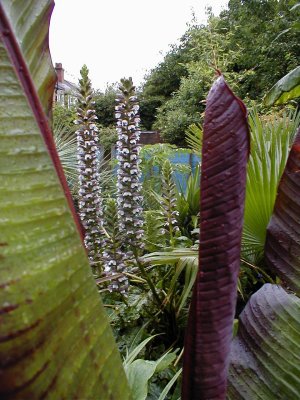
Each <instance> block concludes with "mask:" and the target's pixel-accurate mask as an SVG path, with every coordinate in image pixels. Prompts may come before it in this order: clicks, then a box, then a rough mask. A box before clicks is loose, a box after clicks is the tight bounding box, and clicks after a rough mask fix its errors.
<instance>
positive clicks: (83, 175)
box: [75, 65, 103, 273]
mask: <svg viewBox="0 0 300 400" xmlns="http://www.w3.org/2000/svg"><path fill="white" fill-rule="evenodd" d="M88 72H89V71H88V69H87V67H86V65H84V66H83V67H82V69H81V71H80V75H81V79H80V80H79V96H78V108H77V116H78V118H77V120H76V121H75V123H76V124H77V125H78V129H77V131H76V135H77V166H78V173H79V191H78V206H79V215H80V219H81V221H82V224H83V227H84V229H85V236H84V243H85V247H86V249H87V253H88V258H89V261H90V265H91V267H92V269H93V272H94V273H100V272H101V269H102V257H101V251H102V244H103V242H102V231H103V223H102V217H103V212H102V197H101V191H100V186H99V158H98V151H99V149H98V140H99V138H98V129H97V127H96V125H95V120H96V119H97V117H96V115H95V110H94V108H93V106H94V102H93V101H92V97H93V96H92V87H91V81H90V79H89V77H88Z"/></svg>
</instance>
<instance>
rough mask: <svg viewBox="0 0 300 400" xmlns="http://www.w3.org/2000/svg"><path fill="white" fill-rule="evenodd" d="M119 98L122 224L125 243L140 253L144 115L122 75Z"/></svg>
mask: <svg viewBox="0 0 300 400" xmlns="http://www.w3.org/2000/svg"><path fill="white" fill-rule="evenodd" d="M119 89H120V93H119V95H118V98H117V99H116V102H117V105H116V107H115V110H116V113H115V117H116V119H117V133H118V141H117V160H118V173H117V175H118V182H117V203H118V216H119V227H120V230H121V232H123V233H124V238H125V245H126V247H127V248H128V249H129V251H132V252H133V253H135V254H137V253H138V249H140V248H143V236H144V230H143V216H142V212H143V209H142V201H143V197H142V195H141V183H140V177H141V172H140V169H139V163H140V159H139V151H140V146H139V140H140V133H141V131H140V128H139V126H140V116H139V105H138V102H137V97H136V95H135V87H134V86H133V83H132V79H131V78H129V79H122V80H121V85H120V87H119Z"/></svg>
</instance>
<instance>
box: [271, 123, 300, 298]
mask: <svg viewBox="0 0 300 400" xmlns="http://www.w3.org/2000/svg"><path fill="white" fill-rule="evenodd" d="M299 234H300V129H299V131H298V133H297V136H296V139H295V141H294V144H293V146H292V149H291V151H290V155H289V158H288V162H287V165H286V168H285V170H284V173H283V175H282V178H281V181H280V184H279V187H278V194H277V198H276V203H275V207H274V211H273V216H272V218H271V221H270V224H269V226H268V229H267V238H266V246H265V257H266V261H267V264H268V266H269V268H271V269H273V270H274V271H275V272H276V274H277V275H278V276H279V277H280V279H281V280H282V283H283V285H284V287H286V288H291V289H292V290H294V291H295V292H296V293H297V294H298V295H299V294H300V236H299Z"/></svg>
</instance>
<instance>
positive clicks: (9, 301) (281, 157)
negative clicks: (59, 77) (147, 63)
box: [0, 0, 300, 400]
mask: <svg viewBox="0 0 300 400" xmlns="http://www.w3.org/2000/svg"><path fill="white" fill-rule="evenodd" d="M289 7H290V5H289ZM52 8H53V2H52V1H51V0H42V1H36V0H30V1H29V3H26V6H25V5H24V4H23V3H22V2H9V1H6V0H3V1H2V2H1V3H0V55H1V57H0V70H1V74H0V97H1V99H2V101H1V104H0V124H1V128H0V141H1V146H0V175H1V179H0V210H1V218H0V228H1V229H0V264H1V269H0V271H1V281H0V305H1V306H0V319H1V320H0V322H1V328H0V358H1V361H0V375H1V378H0V380H1V385H0V397H1V398H3V399H12V398H13V399H18V398H19V399H24V398H32V399H35V398H42V397H43V398H73V397H74V398H75V397H76V396H77V397H78V398H84V399H94V398H101V399H103V400H106V399H118V400H121V399H122V400H126V399H130V398H134V399H137V400H142V399H147V400H154V399H159V400H163V399H176V400H177V399H178V398H179V396H180V385H181V377H180V375H181V371H182V370H181V365H182V358H183V359H184V362H183V364H184V369H183V370H184V372H183V383H182V396H183V399H198V398H203V399H207V398H216V399H225V397H226V395H227V397H228V398H229V399H249V400H252V399H255V398H258V397H261V398H264V399H270V400H272V399H274V398H276V395H277V394H278V393H282V395H283V396H284V398H285V399H291V400H292V399H295V398H296V397H297V393H299V390H300V388H299V378H298V377H299V372H300V371H299V357H298V354H297V352H296V351H295V349H296V348H297V346H299V340H300V338H299V307H300V306H299V297H298V296H299V282H300V280H299V262H298V259H299V249H298V247H299V246H298V244H299V243H298V242H299V238H298V231H299V217H298V215H299V210H298V208H299V204H298V203H299V202H298V200H297V198H298V193H299V190H300V189H299V185H300V182H299V176H298V175H299V174H298V172H299V168H300V166H299V148H300V144H299V135H300V133H298V135H297V136H296V140H295V142H294V144H292V143H293V139H294V136H295V131H296V128H297V126H298V125H299V116H298V115H297V114H296V113H286V114H284V113H281V114H279V115H278V117H277V118H275V119H272V118H271V117H268V118H264V119H263V118H261V117H259V116H258V115H257V114H256V113H252V115H251V118H250V120H249V122H250V123H249V127H250V131H251V137H250V136H249V132H248V123H247V119H246V110H245V108H244V106H243V104H242V103H241V101H240V100H239V99H238V98H237V97H236V96H235V95H234V94H233V92H232V91H231V89H230V88H229V87H228V85H227V84H226V82H225V81H224V78H223V77H222V76H221V77H219V78H218V79H217V81H216V82H215V84H214V86H213V88H212V89H211V91H210V94H209V96H208V98H207V105H206V113H205V120H204V128H203V129H204V131H203V143H202V128H201V126H200V125H199V124H198V122H199V121H200V119H201V118H202V116H201V112H202V110H203V109H204V106H203V107H201V106H200V107H199V101H202V100H203V99H204V98H205V95H206V91H207V90H208V88H209V86H210V77H211V76H212V74H213V73H214V72H213V70H212V69H211V68H210V67H209V64H212V65H213V66H214V67H217V66H220V65H221V66H222V69H223V68H224V70H225V71H226V74H227V76H228V80H229V81H231V82H233V85H234V86H235V87H239V88H240V89H239V90H240V91H241V93H243V94H244V95H245V97H250V98H251V99H252V98H255V99H257V98H258V97H259V96H260V94H261V93H262V91H263V90H264V88H265V87H267V85H268V84H269V81H271V78H272V79H274V80H276V79H278V78H279V77H281V76H282V75H284V73H285V72H287V70H288V69H289V68H290V67H291V66H293V65H294V63H295V54H296V50H295V48H294V43H295V37H296V34H297V33H296V31H293V30H291V31H290V30H289V31H288V32H286V33H287V34H288V37H289V38H290V39H291V43H288V44H286V46H288V47H289V46H290V47H289V49H290V52H287V55H286V57H285V60H282V59H280V60H281V61H280V62H281V67H280V71H279V69H278V71H277V72H276V73H274V74H273V72H274V71H273V69H272V68H273V66H272V65H270V60H269V59H268V60H266V61H265V57H266V55H268V54H269V53H270V54H272V55H276V54H278V51H279V49H280V46H281V45H282V44H283V41H282V36H283V35H282V36H279V38H277V39H276V38H274V42H272V43H271V44H270V46H269V47H268V48H266V47H264V46H263V45H262V41H261V40H262V39H261V38H262V32H264V31H265V32H266V36H267V38H271V37H272V38H273V36H272V35H273V34H274V35H275V33H276V35H277V33H280V32H278V30H279V29H281V30H282V29H283V28H284V26H285V24H286V23H289V22H290V21H291V20H292V17H291V15H290V14H289V8H288V7H286V6H285V4H284V3H283V2H282V1H274V2H273V1H271V2H259V4H258V2H252V1H249V2H240V1H238V0H231V1H230V2H229V8H228V10H227V11H224V12H223V13H222V15H221V16H220V18H215V17H213V16H212V15H210V18H209V22H208V25H207V26H192V27H190V28H189V30H188V32H187V33H186V35H185V37H184V38H183V40H182V42H181V44H180V45H179V47H178V48H177V47H173V48H172V51H171V52H170V53H169V54H168V56H167V57H166V59H165V61H166V62H163V63H162V64H161V65H160V66H159V67H158V68H157V69H156V70H155V71H153V72H152V73H151V74H150V76H149V79H148V83H147V84H146V85H145V87H144V93H143V96H141V99H142V103H143V104H151V107H154V104H157V105H158V104H159V105H160V106H162V108H161V109H160V111H158V119H157V122H158V121H159V120H160V121H163V117H165V121H166V125H165V126H167V125H168V123H169V122H170V121H171V122H172V121H173V123H174V124H177V126H178V131H177V133H178V136H177V138H175V137H174V141H175V139H176V141H177V139H178V141H179V142H181V143H183V142H184V141H185V139H184V138H183V133H184V129H185V128H184V127H185V126H187V125H189V126H190V128H189V132H188V134H187V138H188V139H187V142H189V144H190V145H191V147H192V148H193V149H194V150H196V152H197V153H200V151H201V150H202V165H201V210H200V208H199V204H200V189H199V176H200V166H198V167H197V168H196V169H195V170H194V171H186V172H189V178H188V181H187V186H186V189H184V190H183V189H182V188H180V185H178V182H176V181H175V179H174V173H173V171H174V169H178V166H177V165H174V164H173V165H172V164H171V163H170V161H169V158H170V156H171V154H172V152H174V151H175V150H174V148H173V147H172V146H171V145H170V144H160V145H157V146H154V147H151V148H145V149H144V150H143V152H142V163H141V170H142V171H143V174H144V177H146V179H144V181H143V182H141V180H140V161H139V157H140V154H139V144H138V140H139V134H140V111H141V110H140V109H139V104H138V102H137V97H136V94H137V93H136V90H135V88H134V86H133V83H132V80H130V79H129V80H122V81H121V86H120V87H119V89H120V90H119V91H118V90H117V88H111V90H110V91H109V96H110V99H109V104H110V106H111V103H112V98H113V97H115V94H117V98H118V100H117V106H116V110H115V117H116V118H117V135H118V143H117V150H118V152H117V154H118V173H117V175H118V176H117V181H116V180H114V178H113V174H112V173H111V172H110V171H107V170H106V171H104V172H103V171H99V168H100V167H99V165H98V158H97V151H98V146H97V143H96V142H97V140H96V137H97V127H96V125H95V112H94V105H93V104H92V94H93V93H92V90H91V84H90V81H89V79H88V75H87V68H86V67H84V68H83V69H82V80H81V85H80V86H81V96H80V97H79V109H78V114H79V115H78V117H79V118H78V120H79V130H78V147H79V167H80V168H79V172H78V174H77V175H78V176H79V183H80V185H81V189H80V190H81V191H80V192H79V196H78V198H74V200H75V204H77V203H76V202H78V206H79V211H80V212H81V214H82V215H81V216H82V217H83V219H82V220H83V221H85V219H86V218H87V220H89V221H90V223H85V222H84V225H85V226H84V227H85V232H83V230H82V228H81V225H80V222H79V220H78V218H77V213H76V211H75V208H74V205H73V199H72V198H71V195H70V192H69V189H68V186H67V181H66V179H65V175H64V173H63V169H62V165H61V163H60V161H59V158H58V155H57V152H56V149H55V144H54V140H53V137H52V133H51V131H50V129H49V125H48V116H49V115H50V114H51V112H50V103H51V101H52V90H53V70H52V68H51V64H50V61H49V60H50V58H49V57H50V56H49V51H48V47H47V37H48V23H49V18H50V15H51V10H52ZM278 10H280V11H281V13H282V16H283V17H282V19H280V20H278V18H277V17H276V15H277V14H276V13H277V11H278ZM250 11H251V12H252V11H253V15H254V17H255V18H254V20H253V21H250V20H249V21H248V19H249V18H248V16H249V13H250ZM266 11H268V13H269V15H270V16H273V17H274V21H275V22H276V24H277V23H278V25H279V26H278V27H277V26H276V27H275V26H272V24H273V22H272V21H269V20H266V18H265V13H266ZM20 16H22V17H20ZM25 17H26V21H27V22H28V23H26V24H25V25H24V24H23V21H24V20H23V19H22V18H25ZM236 20H237V21H240V22H241V21H243V24H241V25H239V24H235V21H236ZM257 21H259V22H260V23H261V25H258V26H257ZM233 22H234V24H233ZM275 22H274V24H275ZM276 24H275V25H276ZM271 28H272V29H271ZM249 32H251V33H253V34H255V33H257V37H256V36H255V35H254V36H253V37H254V39H255V40H253V42H250V43H241V42H240V40H242V38H244V39H245V37H248V34H249ZM275 39H276V40H278V39H280V40H279V41H278V42H276V40H275ZM234 43H237V45H239V46H240V48H239V49H237V51H236V53H235V54H233V53H232V52H233V51H234V49H233V44H234ZM263 43H265V41H263ZM257 44H261V48H259V54H258V61H257V65H253V62H254V61H255V57H253V54H255V51H256V49H257ZM242 45H243V46H244V47H243V46H242ZM246 50H248V51H249V53H247V52H246ZM26 64H27V65H26ZM27 67H28V68H27ZM268 67H270V71H267V68H268ZM271 67H272V68H271ZM274 68H275V67H274ZM272 71H273V72H272ZM237 74H239V76H241V79H242V80H241V81H239V82H238V81H236V82H234V79H235V78H236V77H237V76H238V75H237ZM277 75H280V76H277ZM162 77H163V78H162ZM167 77H169V78H170V79H169V80H167V79H165V78H167ZM32 78H33V79H32ZM275 78H276V79H275ZM156 82H161V85H160V86H159V85H156ZM199 82H200V83H201V91H199V86H197V85H199ZM258 82H259V85H261V88H258V86H256V84H258ZM284 82H285V83H286V82H288V84H287V85H286V86H284V88H283V89H284V90H283V91H284V92H285V91H286V92H287V93H288V91H292V92H293V89H294V88H295V87H297V82H298V81H297V79H296V86H295V79H294V75H293V78H292V80H290V77H289V76H287V77H285V78H284ZM174 88H175V89H174ZM173 89H174V90H175V92H176V93H175V94H174V95H172V93H174V90H173ZM200 92H201V93H200ZM37 93H38V94H39V96H40V98H39V97H38V95H37ZM272 93H273V94H272V96H273V97H272V96H271V97H272V102H273V101H275V100H274V99H275V98H277V97H278V95H279V96H281V94H282V85H280V84H279V86H277V87H275V88H274V90H273V92H272ZM274 93H275V95H274ZM98 95H99V94H98ZM291 95H293V93H291ZM99 96H100V95H99ZM147 96H148V98H147ZM151 96H153V97H151ZM274 96H275V97H274ZM276 96H277V97H276ZM100 97H101V96H100ZM151 98H152V100H153V102H152V100H151ZM279 98H280V97H279ZM284 98H286V97H284ZM106 100H107V99H106V98H102V97H101V101H103V104H104V103H105V102H106ZM99 107H100V106H99ZM99 107H98V111H97V107H96V106H95V109H96V112H100V111H101V112H104V113H105V112H106V111H105V110H104V109H102V110H100V108H101V107H100V108H99ZM104 108H105V107H104ZM154 108H155V107H154ZM99 110H100V111H99ZM57 112H58V113H60V114H63V115H64V112H62V110H60V111H59V110H58V111H57ZM141 113H142V112H141ZM71 114H72V111H71ZM103 115H104V114H103ZM105 115H106V116H107V114H105ZM145 115H146V116H147V118H148V117H149V114H147V113H145ZM68 118H69V117H68ZM70 118H71V116H70ZM110 118H111V117H109V118H108V119H109V121H104V120H103V121H100V122H103V125H106V126H108V125H111V123H112V121H111V119H110ZM150 120H151V118H150V117H149V118H148V120H147V125H148V124H151V121H150ZM191 122H196V123H195V124H194V125H190V124H191ZM158 123H159V122H158ZM174 124H173V127H174ZM169 127H170V131H169V132H171V127H172V124H170V125H169ZM108 129H111V126H110V127H109V128H108ZM168 129H169V128H168ZM165 133H167V130H166V131H165ZM165 137H167V136H165ZM73 138H74V137H73ZM90 139H92V140H90ZM55 140H56V143H57V144H58V147H60V155H61V159H62V160H63V166H64V169H65V171H67V172H69V179H68V183H69V184H70V185H72V184H73V183H72V182H71V181H72V179H70V178H74V175H76V173H74V170H73V169H72V168H70V165H71V164H72V162H71V163H69V162H68V155H70V153H68V151H70V150H71V147H69V148H67V149H66V147H64V144H66V143H70V146H71V145H72V146H74V140H72V133H71V132H68V133H67V134H65V133H64V131H63V129H62V130H60V134H55ZM67 146H68V145H67ZM250 147H251V151H252V154H250V157H249V164H248V167H247V170H246V161H247V158H248V156H249V148H250ZM290 147H292V149H291V151H290V152H289V149H290ZM72 148H73V147H72ZM63 155H65V159H64V158H63ZM73 156H74V155H73ZM87 156H88V157H87ZM69 161H70V159H69ZM73 161H74V160H73ZM286 161H287V163H286ZM155 170H157V171H158V173H157V174H155V173H153V172H154V171H155ZM100 172H101V179H100V183H101V185H103V187H105V188H106V191H105V199H104V202H103V207H102V205H101V198H100V196H101V192H100V188H99V174H100ZM104 173H107V176H108V181H109V183H108V184H107V181H106V182H104V180H102V177H103V176H104V175H103V174H104ZM246 173H247V174H246ZM279 182H280V183H279ZM278 184H279V186H278ZM116 186H117V190H116ZM277 186H278V195H277ZM107 188H109V190H108V189H107ZM82 189H83V190H82ZM245 189H246V201H245V202H244V200H245ZM244 204H245V222H244V224H243V208H244ZM84 207H87V209H85V208H84ZM273 207H274V212H273V213H272V210H273ZM102 210H103V211H104V216H103V221H102ZM92 211H93V212H95V211H96V215H91V214H89V213H90V212H92ZM83 214H84V215H83ZM199 216H200V221H201V225H200V227H199V224H198V220H199ZM271 216H272V218H271ZM270 218H271V222H270V224H269V227H268V229H266V227H267V225H268V223H269V220H270ZM199 228H200V243H199V240H198V236H199ZM100 231H101V235H102V236H101V239H98V236H97V237H96V236H95V237H94V236H93V235H94V234H95V235H96V234H97V235H98V233H99V232H100ZM84 235H86V236H85V237H86V238H87V237H88V239H89V242H90V243H91V244H92V245H93V246H94V245H95V247H93V248H91V247H89V246H87V247H88V255H89V257H90V261H92V263H93V265H95V259H96V262H97V263H98V262H101V263H103V264H104V269H105V271H104V272H103V273H101V272H100V273H98V274H97V275H98V276H97V279H96V283H97V284H98V285H99V287H100V293H101V297H102V300H103V303H104V306H105V307H106V309H105V310H104V308H103V306H102V302H101V300H100V299H99V293H97V290H96V285H95V281H94V280H93V276H92V273H91V270H90V268H89V262H88V257H87V255H86V253H85V249H84V245H83V236H84ZM86 244H87V245H88V243H87V241H86ZM100 244H101V246H100ZM199 248H200V252H199ZM150 252H151V253H150ZM241 256H242V258H241ZM199 261H200V268H199V271H198V262H199ZM240 265H241V269H240ZM129 266H130V268H129ZM112 278H113V279H112ZM128 282H130V290H127V289H128ZM195 282H196V283H195ZM265 282H270V283H272V284H270V283H267V284H264V283H265ZM274 282H277V283H279V285H275V284H273V283H274ZM194 284H195V287H194V292H193V296H192V289H193V286H194ZM236 288H237V289H238V291H237V290H236ZM257 289H259V290H258V291H256V290H257ZM255 291H256V293H254V292H255ZM252 293H254V294H253V295H252ZM124 294H126V295H125V296H124ZM251 295H252V296H251ZM191 297H192V301H191ZM248 298H250V300H249V302H248V303H247V304H246V301H247V300H248ZM236 299H238V304H237V306H236ZM242 308H244V310H243V311H242V313H241V315H240V318H239V322H238V331H237V334H236V336H235V337H234V339H233V340H232V326H233V322H234V318H235V321H236V322H237V318H238V317H239V314H240V310H241V309H242ZM189 312H190V315H189ZM107 315H108V317H107ZM188 315H189V317H188ZM188 318H189V322H188V321H187V320H188ZM108 321H109V322H110V323H109V322H108ZM236 322H235V325H236ZM110 325H111V326H112V328H113V331H114V335H115V337H116V339H117V342H118V346H119V351H120V352H118V351H117V348H116V345H115V342H114V339H113V335H112V331H111V327H110ZM184 333H186V335H185V336H186V338H185V352H184V355H183V344H184ZM120 353H121V355H122V356H123V358H124V360H123V365H122V362H121V358H120ZM138 357H139V358H138ZM229 364H230V365H229ZM227 378H228V382H227ZM226 390H227V393H226Z"/></svg>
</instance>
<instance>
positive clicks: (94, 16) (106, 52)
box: [50, 0, 228, 90]
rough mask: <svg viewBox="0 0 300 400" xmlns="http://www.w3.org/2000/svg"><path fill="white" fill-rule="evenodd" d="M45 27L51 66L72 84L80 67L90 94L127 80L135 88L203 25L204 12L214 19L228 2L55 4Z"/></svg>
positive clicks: (62, 0) (64, 0)
mask: <svg viewBox="0 0 300 400" xmlns="http://www.w3.org/2000/svg"><path fill="white" fill-rule="evenodd" d="M55 3H56V5H55V8H54V11H53V14H52V20H51V25H50V51H51V54H52V60H53V63H56V62H61V63H62V64H63V67H64V68H65V77H66V79H69V80H71V81H73V82H75V83H77V82H78V77H79V71H80V68H81V67H82V65H83V64H86V65H87V66H88V68H89V70H90V78H91V80H92V84H93V87H94V88H95V89H100V90H104V89H105V87H106V85H107V84H108V83H114V82H118V81H119V80H120V79H121V78H123V77H129V76H132V78H133V81H134V83H135V84H136V85H139V84H140V83H141V82H142V81H143V78H144V76H145V74H146V73H147V72H148V71H150V69H151V68H154V67H155V66H156V65H157V64H158V63H159V62H160V61H162V59H163V55H164V54H166V52H167V50H168V48H169V45H170V44H173V43H176V42H177V40H178V39H179V38H180V37H181V36H182V35H183V34H184V32H185V31H186V29H187V23H188V22H190V21H191V19H192V10H193V11H194V12H195V15H196V17H197V20H198V22H200V23H202V22H205V20H206V18H205V7H206V6H211V7H212V9H213V12H214V14H216V15H217V14H219V12H220V11H221V10H222V9H224V8H225V7H226V5H227V3H228V0H211V1H209V0H83V1H79V0H55Z"/></svg>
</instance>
